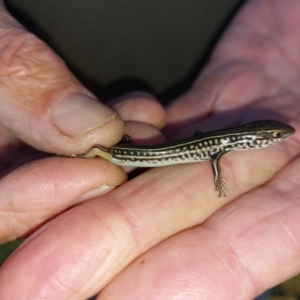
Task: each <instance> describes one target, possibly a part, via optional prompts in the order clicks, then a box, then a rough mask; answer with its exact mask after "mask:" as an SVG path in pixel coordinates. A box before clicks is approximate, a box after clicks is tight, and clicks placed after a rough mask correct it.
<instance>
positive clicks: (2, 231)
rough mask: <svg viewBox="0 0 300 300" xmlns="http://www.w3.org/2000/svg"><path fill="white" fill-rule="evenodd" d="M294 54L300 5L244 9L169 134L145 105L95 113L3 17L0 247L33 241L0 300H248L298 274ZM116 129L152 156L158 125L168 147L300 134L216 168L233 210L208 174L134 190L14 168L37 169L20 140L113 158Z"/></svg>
mask: <svg viewBox="0 0 300 300" xmlns="http://www.w3.org/2000/svg"><path fill="white" fill-rule="evenodd" d="M299 49H300V2H299V1H298V0H286V1H282V0H270V1H267V0H252V1H248V2H247V3H246V4H245V6H244V7H243V8H242V9H241V11H240V12H239V13H238V14H237V16H236V18H235V19H234V20H233V22H232V24H231V25H230V27H229V28H228V30H227V32H226V33H225V34H224V36H223V38H222V39H221V40H220V42H219V43H218V45H217V47H216V49H215V51H214V52H213V54H212V56H211V59H210V61H209V62H208V64H207V66H206V68H205V69H204V70H203V72H201V74H200V75H199V77H198V78H197V79H196V81H195V84H194V85H193V87H192V88H191V89H190V90H189V91H188V92H187V93H186V94H185V95H183V96H182V97H180V98H179V99H176V100H175V101H174V102H173V103H172V104H171V105H170V106H169V107H168V108H167V109H166V119H165V112H164V110H163V109H162V107H161V106H160V105H159V104H158V102H157V101H156V100H155V99H154V98H152V97H151V96H149V95H144V94H131V95H126V96H124V97H123V98H122V100H120V101H116V102H114V109H115V110H113V109H111V108H108V107H107V106H104V105H103V104H101V103H100V102H99V103H95V102H94V101H93V100H91V99H93V98H94V96H93V95H91V94H90V93H89V92H88V91H87V90H86V89H85V88H84V87H83V86H81V84H80V83H79V82H78V81H77V80H76V79H75V78H74V77H73V76H72V75H71V74H70V73H69V71H68V70H67V69H66V67H65V65H64V64H63V62H62V61H61V60H60V59H59V58H58V57H57V56H56V55H55V54H54V53H53V52H52V51H51V50H50V49H49V48H48V47H47V46H46V45H45V44H43V43H42V42H41V41H39V40H38V39H37V38H36V37H34V36H32V35H30V34H29V33H27V32H26V31H25V30H24V29H23V28H22V27H21V26H20V25H19V24H18V23H17V22H16V21H15V20H13V19H12V18H11V17H10V16H9V15H8V13H7V12H6V11H5V8H4V5H3V3H2V4H1V15H0V64H1V68H0V73H1V77H0V95H1V97H0V103H1V111H0V121H1V124H2V127H1V153H2V155H1V158H2V171H3V177H2V178H1V181H0V189H1V202H0V209H1V211H2V217H1V226H0V236H1V241H2V242H5V241H8V240H13V239H16V238H18V237H22V236H28V235H29V234H30V233H32V235H31V236H30V237H29V238H28V239H27V240H26V242H25V243H24V244H23V245H22V246H21V247H20V248H19V249H17V251H16V252H15V253H14V254H13V255H12V256H11V257H10V258H9V259H8V260H7V261H6V263H5V264H4V265H3V266H2V268H1V269H0V287H1V288H0V299H87V298H88V297H90V296H92V295H93V294H97V293H99V292H101V293H100V294H99V296H98V299H123V300H126V299H131V300H133V299H145V300H148V299H156V300H157V299H185V300H186V299H239V300H241V299H253V298H254V297H255V296H256V295H258V294H260V293H261V292H263V291H264V290H265V289H267V288H269V287H271V286H273V285H276V284H278V283H280V282H282V281H284V280H286V279H287V278H289V277H291V276H293V275H295V274H297V273H299V271H300V259H299V257H300V246H299V245H300V234H299V232H300V222H299V214H300V209H299V204H300V196H299V195H300V193H299V182H300V174H299V171H298V170H299V169H300V161H299V158H298V154H299V149H300V148H299V128H300V127H299V117H300V115H299V112H300V101H299V96H300V84H299V82H300V70H299V66H300V56H299ZM145 106H146V108H147V109H146V110H145ZM133 107H134V109H135V110H134V113H132V111H133ZM83 110H84V113H82V111H83ZM116 111H117V112H118V114H116ZM145 111H146V112H147V113H145ZM77 115H78V117H77ZM79 115H80V116H79ZM121 119H123V120H125V121H126V124H128V126H127V127H126V132H128V133H133V136H134V137H137V138H138V137H149V138H153V139H154V140H156V141H162V140H163V136H162V135H161V134H160V132H159V129H160V128H161V126H162V125H163V124H164V123H165V122H166V123H167V127H166V131H165V132H166V133H167V135H169V136H172V138H180V137H182V136H187V135H191V133H193V132H194V131H199V130H200V131H207V130H209V129H215V128H220V127H226V126H234V125H239V124H243V123H246V122H249V121H252V120H254V119H277V120H279V121H283V122H287V123H289V124H290V125H292V126H293V127H295V128H296V134H295V135H294V136H293V137H292V138H290V139H288V140H286V141H285V142H283V143H281V144H278V145H275V146H272V147H270V148H267V149H263V150H259V151H247V152H237V153H233V154H230V155H228V156H225V157H224V158H222V161H221V164H222V172H223V177H225V178H226V179H227V185H228V186H229V192H228V196H227V197H226V198H218V197H217V193H216V192H215V191H214V183H213V180H212V174H211V168H210V165H209V163H198V164H187V165H179V166H170V167H163V168H157V169H151V170H148V171H146V172H144V173H143V174H141V175H138V176H137V177H135V178H134V179H132V180H130V181H128V182H125V181H126V174H125V173H124V171H123V170H122V169H121V168H119V167H116V166H114V165H112V164H110V163H109V162H106V161H104V160H102V159H96V158H95V159H76V158H65V157H53V156H52V157H47V158H43V159H40V160H35V161H31V162H30V163H27V164H23V163H24V161H26V160H29V161H30V160H32V157H33V156H34V157H35V156H36V155H37V154H36V153H35V152H33V151H32V150H31V149H30V148H28V147H25V146H24V145H23V144H22V142H21V140H22V141H24V142H26V143H27V144H29V145H31V146H33V147H34V148H37V149H39V150H43V151H46V152H50V153H64V154H68V153H83V152H85V151H86V150H87V149H89V147H91V145H93V144H95V143H99V144H102V145H106V146H109V145H112V144H114V143H116V142H117V141H118V140H119V139H120V138H121V136H122V134H123V123H122V121H121ZM179 128H180V130H179ZM174 132H176V135H175V134H174ZM21 164H22V166H19V167H18V165H21ZM124 182H125V183H124ZM122 183H124V184H122ZM120 184H122V185H121V186H120V187H118V188H117V189H114V188H115V187H116V186H118V185H120ZM77 203H79V204H78V205H76V206H74V204H77ZM68 208H70V209H68ZM67 209H68V210H67ZM278 270H279V271H278Z"/></svg>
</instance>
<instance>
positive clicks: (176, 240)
mask: <svg viewBox="0 0 300 300" xmlns="http://www.w3.org/2000/svg"><path fill="white" fill-rule="evenodd" d="M299 167H300V160H299V158H298V159H297V161H294V162H293V163H291V164H289V166H288V167H286V168H285V169H284V170H283V171H281V172H280V173H279V174H277V175H276V176H275V178H274V179H273V180H272V181H271V182H270V183H268V184H266V185H265V186H263V187H261V188H260V189H257V190H255V191H252V192H250V193H248V194H245V195H244V196H242V197H241V198H240V199H239V200H237V201H234V202H232V203H230V204H229V205H227V206H225V207H223V208H222V209H220V210H219V211H218V212H216V213H215V214H213V215H212V216H211V217H210V218H209V219H208V220H207V221H206V222H204V223H203V224H202V225H201V226H197V227H195V228H192V229H189V230H186V231H184V232H182V233H179V234H177V235H176V236H174V237H172V238H170V239H168V240H166V241H164V242H163V243H161V244H160V245H158V246H157V247H155V248H152V249H151V250H149V251H148V252H147V253H145V254H144V255H142V256H141V257H139V258H138V259H137V260H136V261H134V263H132V264H131V265H130V266H129V267H128V268H127V269H126V270H125V271H123V272H122V273H121V274H120V275H119V276H118V277H117V278H116V279H115V280H113V282H112V283H111V284H109V285H108V287H107V288H105V289H104V290H103V291H102V292H101V293H100V296H99V298H98V299H99V300H100V299H120V298H122V299H124V300H126V299H131V300H132V299H145V300H150V299H162V298H165V299H176V298H177V297H179V295H185V297H184V299H200V298H201V299H242V298H243V299H253V298H255V297H256V296H258V295H259V294H261V293H262V292H264V291H265V290H266V289H268V288H270V287H272V286H274V285H276V284H279V283H280V282H282V281H284V280H287V279H288V278H290V277H293V276H295V275H297V274H298V273H299V271H300V262H299V259H298V258H299V254H300V247H299V244H300V236H299V230H300V226H299V221H298V220H299V213H300V209H299V203H300V202H299V201H300V199H299V197H298V195H299V182H300V174H299ZM278 269H280V272H278ZM216 282H217V283H218V284H217V285H216ZM203 295H205V296H203Z"/></svg>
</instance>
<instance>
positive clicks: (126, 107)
mask: <svg viewBox="0 0 300 300" xmlns="http://www.w3.org/2000/svg"><path fill="white" fill-rule="evenodd" d="M109 105H112V106H113V107H114V109H115V110H116V111H117V112H118V113H119V114H120V116H121V117H122V119H123V120H125V121H131V122H139V123H146V124H149V125H151V126H154V127H156V128H162V127H163V126H164V124H165V110H164V108H163V106H162V105H161V104H160V103H159V102H158V101H157V100H156V99H155V98H154V97H153V96H152V95H150V94H146V93H142V92H134V93H130V94H127V95H124V96H122V97H120V98H117V99H114V100H113V101H110V102H109Z"/></svg>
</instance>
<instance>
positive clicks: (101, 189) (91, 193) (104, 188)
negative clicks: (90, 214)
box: [75, 184, 116, 204]
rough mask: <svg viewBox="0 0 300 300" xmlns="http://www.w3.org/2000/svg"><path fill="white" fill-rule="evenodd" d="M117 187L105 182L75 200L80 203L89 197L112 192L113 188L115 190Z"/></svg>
mask: <svg viewBox="0 0 300 300" xmlns="http://www.w3.org/2000/svg"><path fill="white" fill-rule="evenodd" d="M115 188H116V186H113V185H105V184H103V185H101V186H99V187H97V188H95V189H93V190H91V191H88V192H86V193H85V194H84V195H82V196H81V197H80V198H79V199H77V200H76V201H75V203H76V204H78V203H81V202H84V201H86V200H88V199H91V198H94V197H97V196H101V195H104V194H106V193H108V192H110V191H111V190H113V189H115Z"/></svg>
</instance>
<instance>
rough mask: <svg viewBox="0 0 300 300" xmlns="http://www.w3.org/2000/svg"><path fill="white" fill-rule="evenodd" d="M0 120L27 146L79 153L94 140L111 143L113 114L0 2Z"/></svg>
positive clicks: (117, 131) (118, 131)
mask: <svg viewBox="0 0 300 300" xmlns="http://www.w3.org/2000/svg"><path fill="white" fill-rule="evenodd" d="M0 15H1V17H0V106H1V110H0V122H1V124H2V125H3V126H4V127H6V128H7V129H8V130H9V131H10V132H12V133H13V134H15V135H16V136H17V137H18V138H20V139H21V140H23V141H24V142H26V143H28V144H30V145H31V146H33V147H35V148H38V149H40V150H43V151H47V152H54V153H57V152H59V153H63V154H70V153H80V152H84V151H86V150H87V149H88V148H90V146H91V145H92V144H94V143H99V144H101V145H104V146H109V145H111V144H115V143H116V142H117V141H118V140H119V139H120V137H121V136H122V133H123V123H122V121H121V119H120V118H119V116H118V114H117V113H116V112H115V111H114V110H112V109H110V108H108V107H107V106H105V105H103V104H102V103H101V102H99V101H97V99H96V98H95V96H93V95H92V94H91V93H90V92H89V91H87V90H86V89H85V88H84V87H83V86H82V85H81V84H80V83H79V82H78V80H76V78H75V77H74V76H73V75H72V74H71V73H70V72H69V70H68V69H67V67H66V65H65V64H64V62H63V61H62V60H61V59H60V58H59V57H58V56H57V55H56V54H55V53H54V52H53V51H52V50H51V49H50V48H49V47H48V46H47V45H46V44H45V43H43V42H42V41H41V40H39V39H38V38H37V37H36V36H34V35H33V34H31V33H29V32H27V31H26V30H25V29H24V28H23V27H22V26H21V25H20V24H19V23H18V22H17V21H16V20H14V19H13V18H12V17H11V16H10V15H9V14H8V12H7V11H6V10H5V8H4V4H3V3H2V4H1V2H0Z"/></svg>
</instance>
